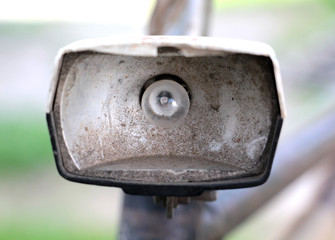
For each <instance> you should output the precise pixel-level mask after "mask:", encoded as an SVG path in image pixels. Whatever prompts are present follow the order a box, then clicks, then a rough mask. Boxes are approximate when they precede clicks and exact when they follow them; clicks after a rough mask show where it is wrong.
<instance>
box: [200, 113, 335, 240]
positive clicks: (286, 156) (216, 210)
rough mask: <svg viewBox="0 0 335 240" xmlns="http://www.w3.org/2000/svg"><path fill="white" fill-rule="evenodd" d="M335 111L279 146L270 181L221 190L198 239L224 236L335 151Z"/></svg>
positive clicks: (205, 215) (207, 211)
mask: <svg viewBox="0 0 335 240" xmlns="http://www.w3.org/2000/svg"><path fill="white" fill-rule="evenodd" d="M334 123H335V111H334V112H332V113H331V114H329V115H328V116H325V117H323V118H322V119H321V120H320V121H318V122H317V123H315V124H313V125H311V126H309V127H306V128H305V129H304V130H303V132H301V133H300V134H296V135H295V136H293V137H292V138H291V139H290V140H288V141H285V142H281V143H280V144H279V146H278V149H277V155H276V158H275V160H274V166H273V171H272V173H271V176H270V179H269V181H268V182H267V183H266V184H264V185H262V186H260V187H256V188H252V189H238V190H225V191H220V192H219V194H218V195H219V196H218V200H217V201H216V202H213V203H207V204H206V208H205V211H204V212H203V215H202V223H201V224H200V226H201V229H199V233H198V239H209V240H211V239H221V238H222V236H224V235H226V234H227V233H228V232H229V231H230V230H232V229H233V228H234V227H236V226H237V225H239V224H240V223H241V222H242V221H243V220H245V219H246V218H247V217H248V216H250V215H251V214H252V213H253V212H255V211H256V210H257V209H259V208H260V207H262V206H263V205H264V204H265V203H266V202H267V201H268V200H270V199H271V198H272V197H273V196H275V195H276V194H277V193H278V192H279V191H280V190H282V189H283V188H285V187H286V186H287V185H288V184H290V183H291V182H292V181H293V180H295V179H296V178H298V177H299V176H300V175H301V174H302V173H304V172H305V171H306V170H308V169H310V168H311V167H313V166H314V165H316V164H318V163H319V162H320V161H322V160H323V159H325V157H326V156H327V155H329V154H335V153H334V151H335V128H334Z"/></svg>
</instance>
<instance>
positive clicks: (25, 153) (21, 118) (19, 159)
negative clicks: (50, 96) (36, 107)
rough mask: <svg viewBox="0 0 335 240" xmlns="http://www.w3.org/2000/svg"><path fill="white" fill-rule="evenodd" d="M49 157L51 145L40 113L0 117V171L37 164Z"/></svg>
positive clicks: (42, 163) (50, 156) (9, 170)
mask: <svg viewBox="0 0 335 240" xmlns="http://www.w3.org/2000/svg"><path fill="white" fill-rule="evenodd" d="M0 116H1V115H0ZM50 159H52V148H51V142H50V138H49V133H48V128H47V124H46V120H45V118H44V115H42V114H41V115H34V114H28V115H25V114H22V115H21V114H20V115H15V116H13V115H10V116H9V117H6V118H5V117H4V116H1V117H0V171H1V172H3V171H5V172H12V171H13V170H15V171H20V170H25V169H27V168H34V167H38V166H41V165H45V164H46V163H48V160H50ZM49 163H50V161H49Z"/></svg>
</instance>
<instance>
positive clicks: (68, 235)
mask: <svg viewBox="0 0 335 240" xmlns="http://www.w3.org/2000/svg"><path fill="white" fill-rule="evenodd" d="M8 222H11V220H10V219H8V221H7V223H1V225H2V227H1V228H0V239H25V240H30V239H33V240H58V239H71V240H76V239H78V240H79V239H80V240H91V239H106V240H107V239H108V240H113V239H116V231H115V230H113V229H112V230H110V231H108V232H107V231H106V229H104V230H101V229H92V228H88V227H80V226H73V225H67V224H66V221H65V222H64V224H62V222H59V221H58V222H52V221H50V219H22V218H21V220H19V221H15V222H12V223H8Z"/></svg>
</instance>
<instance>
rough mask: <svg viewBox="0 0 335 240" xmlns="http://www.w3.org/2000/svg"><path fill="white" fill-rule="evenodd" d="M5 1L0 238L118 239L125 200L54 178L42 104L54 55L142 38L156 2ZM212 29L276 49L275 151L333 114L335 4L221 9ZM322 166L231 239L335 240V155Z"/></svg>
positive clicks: (227, 0)
mask: <svg viewBox="0 0 335 240" xmlns="http://www.w3.org/2000/svg"><path fill="white" fill-rule="evenodd" d="M0 2H1V8H0V239H116V238H117V232H118V226H119V220H120V214H121V208H122V193H121V191H120V190H118V189H115V188H106V187H98V186H90V185H82V184H77V183H72V182H68V181H66V180H64V179H63V178H62V177H60V176H59V175H58V172H57V170H56V167H55V163H54V159H53V154H52V149H51V144H50V140H49V135H48V130H47V125H46V121H45V108H46V100H47V94H48V88H49V83H50V80H51V76H52V72H53V67H54V57H55V56H56V54H57V51H58V49H59V48H61V47H63V46H64V45H66V44H68V43H70V42H72V41H75V40H80V39H84V38H94V37H106V36H120V35H122V36H125V35H128V36H129V35H143V34H146V32H147V31H148V24H149V19H150V16H151V14H152V12H153V9H154V6H155V1H154V0H142V1H136V0H123V1H116V0H114V1H113V0H96V1H83V0H81V1H79V0H73V1H65V0H59V1H41V0H30V1H24V0H11V1H4V0H1V1H0ZM209 23H210V24H209V29H208V33H209V35H210V36H216V37H228V38H240V39H247V40H256V41H263V42H266V43H268V44H269V45H271V46H272V47H273V48H274V50H275V52H276V54H277V57H278V59H279V62H280V66H281V72H282V77H283V84H284V90H285V95H286V101H287V108H288V117H287V119H286V120H285V121H284V127H283V132H282V135H281V139H280V144H279V146H284V145H285V143H287V142H289V141H290V139H292V138H294V137H295V136H296V135H297V134H300V133H301V132H304V131H306V130H308V128H310V126H312V125H313V124H314V122H317V121H319V120H320V119H322V118H324V117H325V116H327V115H329V114H332V113H334V112H335V2H334V1H333V0H320V1H316V0H315V1H312V0H290V1H289V0H255V1H247V0H234V1H232V0H214V1H213V4H212V13H211V16H210V19H209ZM334 129H335V122H334V123H333V125H330V129H329V131H334ZM319 137H320V136H319ZM321 137H322V136H321ZM313 140H314V141H318V140H319V139H318V138H315V139H313ZM306 148H308V145H306ZM280 149H281V148H279V150H280ZM295 154H296V155H298V154H299V153H295ZM327 158H332V161H331V160H330V161H328V163H325V162H327V161H321V160H320V164H315V165H313V167H310V168H308V170H307V169H306V171H304V173H303V174H302V175H301V176H300V177H298V178H297V179H295V180H294V181H293V182H292V183H291V184H290V185H289V186H288V187H286V188H285V189H284V190H281V191H278V194H276V196H274V197H273V198H272V199H271V201H269V202H267V203H266V204H264V206H263V207H262V208H261V209H259V210H258V211H257V212H255V213H253V214H252V215H251V216H250V217H248V218H247V219H246V220H245V221H243V222H242V223H241V224H240V225H239V226H238V227H236V228H235V229H234V230H233V231H231V232H230V233H229V234H228V235H227V236H226V238H225V239H335V200H334V199H335V181H334V180H333V181H329V179H331V178H334V172H335V168H334V159H335V156H334V155H332V156H330V157H329V155H327ZM329 162H332V164H329ZM276 166H277V162H276V160H275V165H274V169H275V168H276ZM298 167H299V166H298V165H297V168H298ZM326 173H327V174H328V175H327V174H326ZM325 176H329V177H327V178H326V180H325ZM270 178H271V176H270ZM331 183H333V184H331ZM325 186H326V187H325ZM320 189H322V191H321V190H320ZM325 192H326V193H329V194H328V195H325V194H324V193H325ZM330 193H331V194H330ZM316 196H322V197H318V198H316ZM307 230H308V231H307Z"/></svg>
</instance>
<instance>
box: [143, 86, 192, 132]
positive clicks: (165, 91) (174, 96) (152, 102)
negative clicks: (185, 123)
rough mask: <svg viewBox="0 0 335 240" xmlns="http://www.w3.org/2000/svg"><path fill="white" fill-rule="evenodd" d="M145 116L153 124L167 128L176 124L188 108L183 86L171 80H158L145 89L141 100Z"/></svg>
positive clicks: (187, 97)
mask: <svg viewBox="0 0 335 240" xmlns="http://www.w3.org/2000/svg"><path fill="white" fill-rule="evenodd" d="M141 105H142V109H143V111H144V115H145V117H146V118H147V119H148V120H149V121H150V122H151V123H153V124H155V125H157V126H159V127H164V128H169V127H175V126H178V125H179V124H180V123H181V122H182V120H184V118H185V117H186V115H187V113H188V110H189V108H190V98H189V96H188V93H187V92H186V90H185V88H184V87H183V86H182V85H180V84H179V83H177V82H176V81H173V80H159V81H156V82H154V83H152V84H151V85H150V86H149V87H148V88H147V89H145V91H144V93H143V96H142V101H141Z"/></svg>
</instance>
